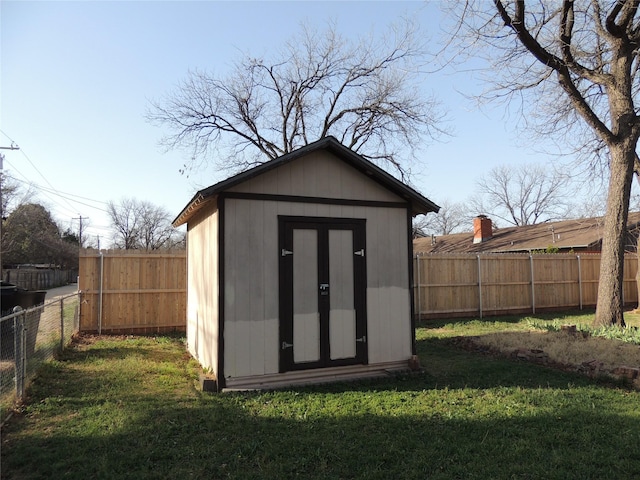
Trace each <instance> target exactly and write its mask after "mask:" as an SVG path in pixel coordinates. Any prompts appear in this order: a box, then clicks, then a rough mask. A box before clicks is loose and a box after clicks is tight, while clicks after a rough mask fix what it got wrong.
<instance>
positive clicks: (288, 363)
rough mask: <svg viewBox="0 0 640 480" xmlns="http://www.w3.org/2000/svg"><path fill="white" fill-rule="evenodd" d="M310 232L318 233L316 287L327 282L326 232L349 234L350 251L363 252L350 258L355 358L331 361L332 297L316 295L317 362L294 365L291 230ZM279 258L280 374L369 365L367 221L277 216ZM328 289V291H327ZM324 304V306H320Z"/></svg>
mask: <svg viewBox="0 0 640 480" xmlns="http://www.w3.org/2000/svg"><path fill="white" fill-rule="evenodd" d="M294 229H311V230H316V231H317V232H318V256H317V258H318V285H320V284H321V283H323V282H327V283H328V279H329V255H330V252H329V251H328V244H329V231H330V230H351V231H352V232H353V239H352V242H353V244H352V246H353V249H354V250H353V251H354V252H356V251H358V250H360V249H364V250H363V255H362V256H359V255H356V254H355V253H354V255H353V282H354V285H353V292H354V309H355V311H356V338H357V339H362V340H361V341H357V342H356V355H355V357H353V358H343V359H335V360H331V358H330V345H329V343H330V342H329V339H330V332H329V306H330V305H329V302H330V298H331V296H330V295H329V296H321V295H320V292H318V309H319V312H320V352H321V354H320V360H318V361H316V362H304V363H298V364H296V363H295V362H294V360H293V347H288V346H287V345H291V344H293V295H292V290H293V288H292V287H293V281H294V279H293V255H291V254H289V253H287V252H290V251H292V249H293V230H294ZM278 235H279V239H278V248H279V250H278V256H279V285H278V286H279V302H280V306H279V309H280V321H279V325H280V335H279V340H280V343H279V345H278V349H279V352H280V354H279V368H280V372H286V371H290V370H304V369H311V368H323V367H334V366H342V365H353V364H359V363H361V364H366V363H368V348H367V311H366V307H367V300H366V291H367V285H366V283H367V280H366V279H367V270H366V263H367V262H366V253H365V252H366V220H365V219H361V218H332V217H301V216H284V215H279V216H278ZM330 288H331V287H330ZM323 302H324V303H323Z"/></svg>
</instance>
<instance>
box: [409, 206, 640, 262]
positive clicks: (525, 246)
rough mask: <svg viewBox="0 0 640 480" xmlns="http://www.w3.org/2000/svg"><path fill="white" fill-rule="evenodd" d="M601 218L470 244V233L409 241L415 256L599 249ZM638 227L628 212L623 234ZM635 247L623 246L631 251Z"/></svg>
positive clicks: (508, 232) (639, 218)
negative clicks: (556, 249)
mask: <svg viewBox="0 0 640 480" xmlns="http://www.w3.org/2000/svg"><path fill="white" fill-rule="evenodd" d="M603 225H604V217H594V218H581V219H576V220H565V221H562V222H545V223H539V224H537V225H527V226H522V227H508V228H497V229H494V230H493V237H492V238H490V239H487V240H485V241H483V242H481V243H473V232H468V233H454V234H451V235H441V236H435V237H424V238H417V239H415V240H414V241H413V249H414V252H416V253H464V252H468V253H480V252H505V253H506V252H527V251H532V250H545V249H546V248H547V247H549V246H553V247H557V248H559V249H561V250H571V249H580V250H594V251H595V250H600V243H601V241H602V233H603V232H602V229H603ZM638 228H640V212H629V219H628V221H627V231H633V230H635V229H638ZM635 249H636V245H635V243H634V244H633V245H625V250H633V251H635Z"/></svg>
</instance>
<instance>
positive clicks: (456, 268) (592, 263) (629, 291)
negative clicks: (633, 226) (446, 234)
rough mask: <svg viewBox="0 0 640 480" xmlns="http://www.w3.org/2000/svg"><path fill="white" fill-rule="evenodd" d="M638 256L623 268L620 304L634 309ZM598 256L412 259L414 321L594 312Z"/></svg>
mask: <svg viewBox="0 0 640 480" xmlns="http://www.w3.org/2000/svg"><path fill="white" fill-rule="evenodd" d="M637 270H638V259H637V256H636V254H627V255H626V256H625V263H624V284H623V299H624V302H625V305H636V304H637V301H638V291H637V288H636V272H637ZM599 275H600V254H578V255H576V254H560V253H555V254H532V255H529V254H506V253H500V254H424V255H420V254H418V255H416V256H414V275H413V277H414V297H413V298H414V302H415V312H416V315H417V316H418V318H422V319H430V318H446V317H464V316H474V315H479V316H480V317H483V316H490V315H504V314H516V313H527V312H532V313H536V312H540V311H544V310H561V309H570V308H584V307H594V306H595V305H596V300H597V296H598V277H599Z"/></svg>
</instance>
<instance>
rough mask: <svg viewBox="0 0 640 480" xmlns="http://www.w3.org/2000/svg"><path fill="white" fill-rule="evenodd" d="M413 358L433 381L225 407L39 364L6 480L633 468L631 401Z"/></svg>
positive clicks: (542, 474)
mask: <svg viewBox="0 0 640 480" xmlns="http://www.w3.org/2000/svg"><path fill="white" fill-rule="evenodd" d="M418 348H419V350H420V354H421V359H422V363H423V366H424V367H425V369H426V371H425V373H423V374H420V375H415V376H405V377H399V378H397V379H393V380H391V379H389V380H383V381H367V382H355V383H349V384H335V385H326V386H319V387H309V388H303V389H292V390H282V391H272V392H247V393H231V394H221V395H210V394H202V393H199V392H196V391H194V390H193V378H192V377H190V376H188V375H187V376H186V377H185V376H183V377H181V378H180V379H177V378H174V379H173V380H174V381H175V382H177V383H176V384H175V385H171V388H169V389H167V392H165V394H163V395H158V394H157V391H158V389H159V388H161V387H163V386H164V384H163V383H162V382H163V381H161V380H160V377H159V376H158V375H157V374H149V376H150V381H153V382H155V383H153V385H151V386H145V385H144V384H143V383H142V382H138V383H137V384H136V383H135V382H134V383H131V384H127V385H125V386H124V387H123V386H122V385H120V387H119V389H118V390H113V391H112V390H109V389H106V388H104V387H103V390H100V384H101V382H102V383H103V385H104V383H106V384H107V385H110V384H112V383H115V380H116V379H114V378H110V377H109V374H108V373H105V374H102V375H99V377H100V378H94V377H95V376H94V375H87V372H86V371H84V370H82V368H80V367H81V366H82V364H83V362H86V361H87V360H89V361H91V360H96V359H100V360H102V358H104V357H103V354H104V350H98V351H97V352H96V354H95V356H94V353H93V352H92V351H87V352H78V353H77V356H75V354H74V355H71V356H70V358H69V359H68V360H67V361H65V362H58V363H54V364H51V365H50V366H49V367H47V369H46V371H45V375H43V376H42V377H41V378H40V379H39V380H38V382H36V384H35V388H34V389H33V392H32V398H31V404H32V405H33V408H31V409H29V410H28V411H27V414H25V415H24V416H22V417H21V418H19V419H17V420H16V421H14V422H11V423H10V425H9V427H8V429H7V431H6V433H7V435H6V436H3V437H4V440H3V449H2V467H3V477H2V478H20V479H29V478H57V479H63V478H96V479H102V478H104V479H125V478H126V479H129V478H131V479H151V478H192V479H216V478H234V479H252V478H255V479H265V478H274V479H280V478H308V479H333V478H335V479H348V478H367V479H389V478H394V479H395V478H397V479H411V478H416V479H425V478H429V479H449V478H481V479H485V478H492V479H503V478H504V479H507V478H509V479H511V478H522V479H524V478H527V479H529V478H545V479H552V478H558V479H571V478H580V479H582V478H633V476H634V475H635V474H637V473H638V472H640V415H639V414H638V412H639V411H640V400H639V396H638V395H637V394H632V393H629V392H621V391H615V390H610V389H604V388H599V387H596V386H593V384H591V383H589V382H588V381H586V380H582V379H580V378H578V377H575V376H574V375H568V374H564V373H562V372H555V371H550V370H547V369H543V368H541V367H538V366H535V365H528V364H518V363H514V362H509V361H506V360H500V359H494V358H491V357H483V356H478V355H474V354H471V353H469V352H465V351H462V350H456V349H452V348H451V347H450V345H449V344H448V343H447V342H446V341H443V340H432V339H430V340H428V341H427V340H425V341H421V342H420V343H419V345H418ZM126 351H128V350H126ZM82 355H84V356H85V358H82ZM125 356H126V355H125ZM179 357H180V352H178V353H175V352H174V353H173V358H174V361H175V359H176V358H179ZM116 358H118V357H117V356H116ZM149 358H154V356H153V355H150V356H149ZM182 368H187V367H186V365H182ZM132 378H134V375H132ZM174 387H177V388H178V390H177V391H176V390H174ZM123 391H126V393H127V394H126V395H123V394H122V393H123ZM176 392H178V393H176ZM3 433H5V432H3Z"/></svg>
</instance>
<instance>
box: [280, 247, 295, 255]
mask: <svg viewBox="0 0 640 480" xmlns="http://www.w3.org/2000/svg"><path fill="white" fill-rule="evenodd" d="M287 255H293V252H292V251H291V250H287V249H286V248H283V249H282V251H281V252H280V256H282V257H286V256H287Z"/></svg>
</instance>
